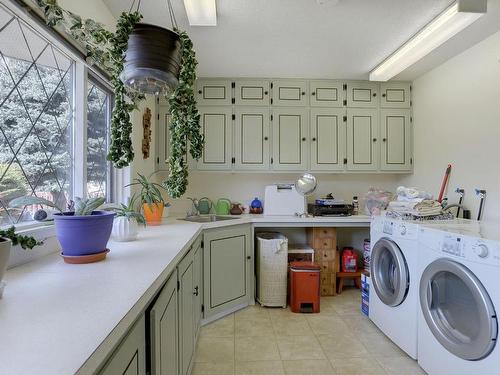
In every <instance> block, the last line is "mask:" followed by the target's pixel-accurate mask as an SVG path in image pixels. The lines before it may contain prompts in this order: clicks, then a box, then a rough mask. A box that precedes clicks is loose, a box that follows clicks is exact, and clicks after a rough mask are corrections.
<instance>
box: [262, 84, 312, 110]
mask: <svg viewBox="0 0 500 375" xmlns="http://www.w3.org/2000/svg"><path fill="white" fill-rule="evenodd" d="M307 83H308V82H307V81H302V80H274V81H272V91H273V101H272V103H271V104H273V105H275V106H300V107H304V106H307V105H308V102H309V101H308V99H309V88H308V84H307Z"/></svg>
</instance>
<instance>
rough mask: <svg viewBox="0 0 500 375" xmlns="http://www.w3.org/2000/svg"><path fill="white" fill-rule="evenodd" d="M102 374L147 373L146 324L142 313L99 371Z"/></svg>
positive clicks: (132, 374)
mask: <svg viewBox="0 0 500 375" xmlns="http://www.w3.org/2000/svg"><path fill="white" fill-rule="evenodd" d="M99 373H100V374H102V375H145V374H146V325H145V318H144V315H142V316H141V317H140V318H139V320H138V321H137V322H136V323H135V324H134V326H133V327H132V328H131V330H130V332H129V333H128V334H127V336H126V337H125V338H124V339H123V341H122V342H121V344H120V346H119V347H118V348H117V349H116V350H115V352H114V353H113V355H112V357H111V359H110V360H109V361H108V362H107V363H106V365H105V366H104V368H103V369H102V370H101V371H100V372H99Z"/></svg>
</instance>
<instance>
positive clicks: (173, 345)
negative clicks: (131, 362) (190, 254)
mask: <svg viewBox="0 0 500 375" xmlns="http://www.w3.org/2000/svg"><path fill="white" fill-rule="evenodd" d="M178 324H179V318H178V304H177V271H175V272H173V274H172V275H171V276H170V278H169V280H168V281H167V283H166V284H165V286H164V287H163V289H162V290H161V292H160V294H159V295H158V298H157V300H156V302H155V303H154V305H153V307H152V308H151V311H150V313H149V325H150V345H151V375H179V327H178Z"/></svg>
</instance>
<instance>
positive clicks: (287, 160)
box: [272, 107, 309, 170]
mask: <svg viewBox="0 0 500 375" xmlns="http://www.w3.org/2000/svg"><path fill="white" fill-rule="evenodd" d="M272 122H273V165H272V167H273V169H275V170H305V169H307V167H308V159H307V158H308V154H309V144H308V142H309V140H308V111H307V110H306V109H303V108H284V107H281V108H274V109H273V121H272Z"/></svg>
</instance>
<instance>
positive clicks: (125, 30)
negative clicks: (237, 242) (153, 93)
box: [36, 0, 204, 198]
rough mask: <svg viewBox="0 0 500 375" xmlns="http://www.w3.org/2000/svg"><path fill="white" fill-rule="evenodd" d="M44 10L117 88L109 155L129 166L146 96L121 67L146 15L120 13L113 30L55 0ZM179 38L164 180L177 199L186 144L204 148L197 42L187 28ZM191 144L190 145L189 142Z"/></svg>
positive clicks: (46, 1) (183, 183)
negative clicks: (136, 115) (135, 118)
mask: <svg viewBox="0 0 500 375" xmlns="http://www.w3.org/2000/svg"><path fill="white" fill-rule="evenodd" d="M36 3H37V5H38V6H39V7H40V8H41V9H42V10H43V12H44V14H45V18H46V22H47V24H48V25H49V26H52V27H54V26H60V27H62V28H63V29H64V30H65V31H66V32H67V33H68V34H69V35H71V36H72V37H73V38H74V39H76V40H77V41H79V42H81V43H82V44H83V45H84V46H85V48H86V50H87V57H88V58H89V59H91V60H92V61H94V62H95V63H97V64H98V65H99V66H100V67H101V68H102V69H104V70H105V71H106V72H107V73H108V74H109V75H110V77H111V83H112V85H113V88H114V94H115V105H114V108H113V117H112V119H111V146H110V150H109V154H108V160H110V161H111V162H113V165H114V166H115V167H116V168H122V167H126V166H128V165H129V164H130V163H131V162H132V160H133V159H134V152H133V149H132V141H131V134H132V122H131V120H130V112H131V111H133V110H134V109H137V103H138V102H139V100H142V99H144V95H143V94H138V93H136V92H133V91H131V90H129V89H128V88H126V87H125V85H124V84H123V82H122V80H121V79H120V74H121V73H122V71H123V65H124V60H125V52H126V50H127V47H128V38H129V35H130V33H131V32H132V30H133V29H134V26H135V25H136V24H137V23H138V22H140V21H141V19H142V15H141V14H140V13H139V12H138V11H136V12H129V13H125V12H124V13H122V14H121V15H120V18H119V19H118V23H117V26H116V32H115V33H112V32H110V31H108V30H106V29H104V27H103V26H102V25H101V24H99V23H98V22H95V21H94V20H91V19H85V20H82V18H81V17H80V16H78V15H76V14H74V13H72V12H69V11H67V10H65V9H63V8H61V7H60V6H59V5H58V4H57V0H36ZM174 30H175V31H176V32H177V33H178V34H179V38H180V43H181V68H180V73H179V85H178V86H177V88H176V89H175V90H174V92H173V94H172V95H171V96H170V97H169V98H168V101H169V104H170V111H171V113H172V121H171V125H170V134H171V137H170V138H171V139H170V141H171V155H170V157H169V160H168V163H169V166H170V174H169V177H168V179H167V181H165V182H164V185H165V187H166V188H167V190H168V192H169V194H170V196H171V197H172V198H178V197H180V196H182V195H183V194H184V193H185V192H186V188H187V184H188V181H187V177H188V166H187V160H186V159H187V154H188V148H189V152H190V154H191V156H192V157H193V158H194V159H196V160H198V159H199V158H200V157H201V153H202V150H203V143H204V139H203V136H202V135H201V133H200V115H199V113H198V110H197V108H196V99H195V96H194V82H195V80H196V66H197V65H198V62H197V61H196V57H195V52H194V50H193V43H192V41H191V39H190V38H189V36H188V35H187V33H186V32H184V31H180V30H178V29H177V28H175V29H174ZM188 145H189V147H188Z"/></svg>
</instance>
